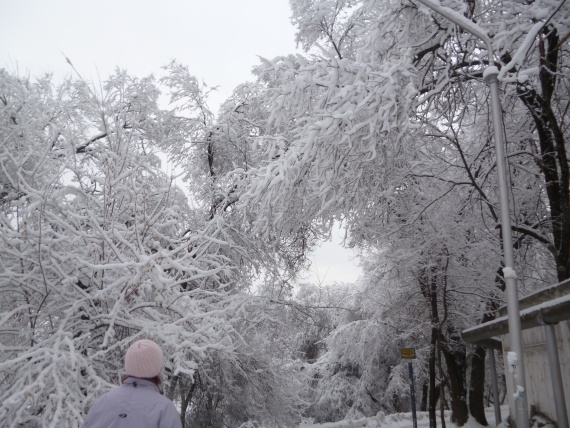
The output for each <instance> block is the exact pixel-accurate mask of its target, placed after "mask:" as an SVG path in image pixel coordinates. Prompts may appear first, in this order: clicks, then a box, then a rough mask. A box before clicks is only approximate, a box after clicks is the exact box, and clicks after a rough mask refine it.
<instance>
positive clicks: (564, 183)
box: [517, 26, 570, 282]
mask: <svg viewBox="0 0 570 428" xmlns="http://www.w3.org/2000/svg"><path fill="white" fill-rule="evenodd" d="M559 42H560V37H559V35H558V32H557V30H556V29H555V28H553V27H551V26H547V27H546V28H545V30H544V34H543V35H542V37H541V38H540V41H539V51H540V64H541V67H540V72H539V80H540V85H541V89H542V93H541V94H539V93H538V92H537V91H536V90H535V89H534V88H532V87H531V86H529V85H519V86H518V87H517V92H518V96H519V98H520V99H521V100H522V102H523V103H524V105H525V106H526V107H527V109H528V111H529V112H530V114H531V116H532V118H533V121H534V125H535V127H536V133H537V135H538V142H539V146H540V159H539V160H538V161H537V164H538V166H539V168H540V170H541V171H542V175H543V178H544V181H545V188H546V195H547V197H548V202H549V208H550V217H551V222H550V224H551V232H552V239H553V245H550V246H549V249H550V250H551V251H552V252H553V254H554V259H555V261H556V268H557V276H558V281H560V282H562V281H564V280H566V279H568V278H570V186H569V184H570V167H569V162H568V157H567V155H566V146H565V141H564V133H563V131H562V128H561V124H560V123H559V122H558V118H557V117H556V115H555V113H554V111H553V109H552V95H553V94H554V88H555V85H556V76H557V74H558V72H559V70H558V59H559V55H558V54H559V52H560V46H559Z"/></svg>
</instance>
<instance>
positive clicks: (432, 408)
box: [428, 327, 437, 428]
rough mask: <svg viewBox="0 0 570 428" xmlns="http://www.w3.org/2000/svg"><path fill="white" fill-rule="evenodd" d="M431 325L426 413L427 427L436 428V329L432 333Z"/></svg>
mask: <svg viewBox="0 0 570 428" xmlns="http://www.w3.org/2000/svg"><path fill="white" fill-rule="evenodd" d="M433 330H434V327H432V339H431V341H432V344H431V348H430V351H429V399H428V415H429V428H437V420H436V418H435V412H436V404H437V389H436V386H435V343H436V337H437V336H436V335H437V331H436V332H435V333H434V331H433Z"/></svg>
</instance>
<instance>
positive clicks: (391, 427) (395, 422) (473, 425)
mask: <svg viewBox="0 0 570 428" xmlns="http://www.w3.org/2000/svg"><path fill="white" fill-rule="evenodd" d="M439 415H440V412H439V410H438V411H437V426H438V427H441V423H440V419H439ZM485 415H486V417H487V422H488V423H489V426H488V427H487V428H505V427H508V425H506V424H505V421H506V420H507V417H508V415H509V406H508V405H505V406H501V417H502V419H503V422H502V423H501V424H499V427H497V424H496V423H495V411H494V410H493V407H488V408H487V409H486V410H485ZM450 417H451V412H450V411H446V412H445V419H446V420H445V426H446V428H457V427H456V425H455V424H454V423H452V422H451V421H450V420H449V419H450ZM417 421H418V428H429V417H428V413H427V412H417ZM301 427H302V428H360V427H366V428H412V427H413V421H412V414H411V413H394V414H391V415H384V413H383V412H379V413H378V414H377V415H376V416H373V417H370V418H361V419H351V420H342V421H338V422H329V423H324V424H312V423H310V422H309V423H304V424H301ZM464 428H482V426H481V425H480V424H478V423H477V422H475V421H474V420H473V419H469V421H467V423H466V424H465V425H464Z"/></svg>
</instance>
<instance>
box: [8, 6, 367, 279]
mask: <svg viewBox="0 0 570 428" xmlns="http://www.w3.org/2000/svg"><path fill="white" fill-rule="evenodd" d="M290 15H291V13H290V9H289V3H288V0H201V1H197V0H161V1H160V2H158V1H156V0H154V1H148V0H96V1H95V0H0V16H1V17H2V23H1V24H0V40H1V43H0V67H2V68H6V69H7V70H8V71H10V72H18V73H19V74H25V75H30V76H38V75H41V74H43V73H53V74H54V76H55V77H56V78H58V79H59V78H62V77H63V76H65V75H67V74H70V73H71V69H70V67H69V65H68V64H67V63H66V61H65V58H64V55H65V56H66V57H68V58H69V59H70V60H71V62H72V63H73V65H74V66H75V68H76V69H77V70H78V71H79V72H80V73H81V75H82V76H83V77H84V78H85V79H87V80H92V81H96V80H98V79H99V78H101V79H102V80H104V79H105V77H106V76H108V75H109V74H110V73H111V72H112V71H113V69H114V68H115V67H120V68H123V69H125V70H127V71H128V72H129V73H130V74H134V75H136V76H139V77H142V76H146V75H149V74H151V73H154V74H159V73H160V67H161V66H163V65H166V64H168V63H169V62H170V61H172V60H173V59H176V60H178V61H179V62H181V63H182V64H185V65H187V66H188V67H189V70H190V73H192V74H193V75H195V76H196V77H198V79H200V80H201V81H203V82H205V83H206V84H207V85H209V86H218V87H219V89H218V91H217V93H215V94H213V95H212V96H211V97H210V102H211V105H210V107H211V108H212V110H214V111H215V110H217V107H218V106H219V105H220V104H221V102H223V101H224V100H225V99H226V98H227V97H228V96H229V95H230V94H231V92H232V90H233V89H234V88H235V87H236V86H237V85H238V84H240V83H242V82H244V81H247V80H252V79H253V78H254V77H253V76H252V75H251V69H252V67H253V66H255V65H256V64H258V62H259V61H258V57H259V56H261V57H265V58H270V59H271V58H274V57H276V56H278V55H286V54H289V53H294V52H295V51H296V45H295V29H294V27H293V26H292V25H291V23H290V19H289V18H290ZM338 242H340V238H336V239H335V242H334V243H325V244H324V245H323V248H322V249H321V251H318V252H317V254H316V255H315V257H314V259H315V263H314V264H313V265H314V268H313V269H312V271H311V272H310V273H309V274H308V275H307V279H308V280H309V281H313V282H317V281H318V280H323V279H324V283H330V282H333V281H346V282H350V281H354V280H355V279H356V276H357V274H358V270H357V269H356V268H355V267H354V264H353V263H352V260H351V259H352V257H353V254H352V253H350V252H347V251H343V250H342V249H340V247H339V244H338Z"/></svg>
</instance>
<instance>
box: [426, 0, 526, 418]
mask: <svg viewBox="0 0 570 428" xmlns="http://www.w3.org/2000/svg"><path fill="white" fill-rule="evenodd" d="M417 1H419V2H420V3H421V4H423V5H424V6H426V7H428V8H429V9H431V10H433V11H434V12H437V13H439V14H440V15H442V16H444V17H445V18H447V19H449V20H450V21H451V22H453V23H454V24H456V25H458V26H459V27H461V28H462V29H463V30H465V31H467V32H468V33H471V34H473V35H474V36H475V37H478V38H479V39H481V40H482V41H483V42H484V43H485V45H487V55H488V57H489V65H488V66H487V68H486V69H485V71H484V73H483V77H484V79H485V82H486V83H487V85H488V86H489V90H490V92H491V107H492V116H493V131H494V134H495V150H496V153H497V174H498V186H499V198H500V206H501V233H502V237H503V251H504V259H505V260H504V263H505V267H504V269H503V273H504V276H505V284H506V291H507V294H506V299H507V312H508V322H509V338H510V345H511V351H512V352H515V353H516V358H509V364H510V367H509V370H510V371H511V372H512V374H513V387H514V396H515V411H516V423H517V427H518V428H528V426H529V418H528V404H527V397H526V379H525V370H524V359H523V350H522V333H521V321H520V315H519V312H520V311H519V298H518V291H517V278H516V274H515V270H514V257H513V247H512V245H511V243H512V233H511V217H510V213H509V199H508V186H507V173H506V167H505V147H504V143H503V122H502V111H501V101H500V98H499V85H498V80H497V76H498V75H499V69H498V68H497V67H495V66H494V65H492V64H494V59H493V47H492V45H491V40H490V39H489V37H488V35H487V34H485V32H484V31H483V30H482V29H480V27H478V26H477V25H476V24H474V23H473V22H471V21H469V20H468V19H467V18H465V17H464V16H462V15H460V14H458V13H455V12H454V11H450V10H449V9H447V8H445V7H443V6H441V4H439V2H437V0H435V1H434V0H417Z"/></svg>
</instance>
